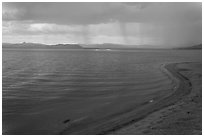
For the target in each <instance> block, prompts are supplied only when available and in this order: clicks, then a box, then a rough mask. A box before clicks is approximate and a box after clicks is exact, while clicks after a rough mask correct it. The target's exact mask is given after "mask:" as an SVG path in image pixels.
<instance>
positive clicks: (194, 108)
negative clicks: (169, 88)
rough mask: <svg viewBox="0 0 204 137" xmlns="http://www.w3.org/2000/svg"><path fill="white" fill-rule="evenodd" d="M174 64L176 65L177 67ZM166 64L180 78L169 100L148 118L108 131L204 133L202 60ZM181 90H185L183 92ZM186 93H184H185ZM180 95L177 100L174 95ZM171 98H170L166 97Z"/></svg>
mask: <svg viewBox="0 0 204 137" xmlns="http://www.w3.org/2000/svg"><path fill="white" fill-rule="evenodd" d="M174 67H175V68H176V69H174ZM166 68H167V69H168V70H169V72H171V73H172V74H173V75H174V76H175V77H177V78H179V79H180V89H179V88H178V89H177V90H176V91H175V93H176V94H177V97H176V96H171V97H173V98H172V100H174V103H169V105H168V106H167V107H164V108H162V109H160V110H158V111H155V112H153V113H151V114H149V115H148V116H146V117H145V118H143V119H141V120H138V121H136V122H134V123H131V124H129V125H127V126H123V127H121V128H118V129H117V130H116V131H112V132H109V133H108V134H119V135H133V134H135V135H201V134H202V86H201V85H202V64H201V63H188V62H186V63H179V64H170V65H167V66H166ZM188 91H190V92H188ZM181 93H182V94H181ZM183 93H185V94H183ZM174 97H176V98H178V100H177V99H176V100H175V98H174ZM166 101H168V100H166ZM160 103H161V102H160Z"/></svg>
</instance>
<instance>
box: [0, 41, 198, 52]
mask: <svg viewBox="0 0 204 137" xmlns="http://www.w3.org/2000/svg"><path fill="white" fill-rule="evenodd" d="M2 47H3V48H53V49H58V48H60V49H123V50H125V49H135V50H136V49H162V48H159V47H157V48H150V47H152V46H151V45H128V46H127V45H126V46H124V45H121V44H113V43H104V44H89V45H85V44H81V45H80V44H56V45H46V44H40V43H25V42H23V43H16V44H12V43H2ZM172 49H202V44H198V45H194V46H190V47H180V48H172Z"/></svg>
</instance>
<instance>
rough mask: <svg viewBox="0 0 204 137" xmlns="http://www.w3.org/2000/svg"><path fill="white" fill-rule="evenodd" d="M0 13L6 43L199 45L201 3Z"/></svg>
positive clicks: (62, 6) (54, 6) (24, 8)
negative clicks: (25, 39)
mask: <svg viewBox="0 0 204 137" xmlns="http://www.w3.org/2000/svg"><path fill="white" fill-rule="evenodd" d="M2 8H3V12H2V13H3V14H2V19H3V34H6V35H7V36H8V37H9V35H14V34H15V35H16V36H17V35H18V34H19V35H23V34H29V35H36V36H37V35H49V34H50V35H54V34H58V35H60V34H61V35H65V34H66V35H70V37H71V38H70V39H72V38H74V37H76V39H77V38H78V37H81V39H82V40H81V41H83V42H84V43H91V41H99V39H97V38H100V40H101V41H100V42H101V43H102V42H103V41H111V40H112V39H113V40H115V41H116V42H117V41H119V40H120V41H123V43H125V44H137V41H139V42H138V43H140V44H141V43H145V42H146V41H148V40H149V41H151V42H150V43H148V44H153V43H154V42H155V41H162V42H163V43H161V44H166V45H178V44H189V43H196V42H197V43H200V42H201V41H202V3H201V2H197V3H196V2H195V3H192V2H191V3H189V2H187V3H186V2H185V3H181V2H180V3H161V2H160V3H157V2H155V3H149V2H148V3H147V2H145V3H143V2H125V3H118V2H113V3H106V2H100V3H99V2H96V3H94V2H91V3H90V2H87V3H82V2H80V3H74V2H72V3H71V2H69V3H64V2H63V3H62V2H60V3H50V2H49V3H31V2H30V3H22V2H21V3H19V2H14V3H6V2H4V3H3V7H2ZM110 24H113V25H110ZM131 24H132V25H131ZM109 25H110V26H109ZM74 26H77V27H74ZM101 28H104V30H101ZM111 29H114V30H111ZM99 30H100V31H99ZM71 35H72V36H71ZM36 38H37V37H36ZM94 38H95V39H94ZM120 38H121V39H120ZM74 39H75V38H74ZM134 39H137V41H136V42H135V41H134ZM59 40H60V36H59ZM48 41H49V39H48ZM50 41H51V40H50ZM74 41H75V40H74ZM132 41H134V42H133V43H132Z"/></svg>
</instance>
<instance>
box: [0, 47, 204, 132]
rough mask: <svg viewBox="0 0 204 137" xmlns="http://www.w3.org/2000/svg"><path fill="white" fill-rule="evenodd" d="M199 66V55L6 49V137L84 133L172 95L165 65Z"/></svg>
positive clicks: (169, 52)
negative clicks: (185, 64) (11, 136)
mask: <svg viewBox="0 0 204 137" xmlns="http://www.w3.org/2000/svg"><path fill="white" fill-rule="evenodd" d="M201 61H202V51H201V50H125V51H123V50H109V51H104V50H97V51H95V50H91V49H90V50H68V49H6V48H3V51H2V116H3V121H2V125H3V127H2V128H3V134H59V133H63V131H64V130H67V129H68V130H69V129H70V132H69V133H70V134H78V133H79V132H82V133H83V134H85V133H86V132H85V131H84V132H83V130H84V129H86V128H88V127H92V126H98V125H100V124H101V123H103V122H107V121H109V120H110V119H112V118H115V117H120V115H121V114H124V113H126V112H128V111H130V110H132V109H138V108H140V107H143V106H144V105H145V102H149V101H150V100H152V99H157V98H162V97H164V96H168V95H170V94H171V93H172V92H173V91H174V86H175V82H174V81H173V80H172V79H170V78H169V77H168V75H167V74H165V73H164V72H163V71H161V65H162V64H166V63H173V62H201Z"/></svg>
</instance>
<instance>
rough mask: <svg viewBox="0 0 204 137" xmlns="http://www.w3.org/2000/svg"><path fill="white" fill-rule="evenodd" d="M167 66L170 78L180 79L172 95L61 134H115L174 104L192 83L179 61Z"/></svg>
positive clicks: (190, 87) (184, 94)
mask: <svg viewBox="0 0 204 137" xmlns="http://www.w3.org/2000/svg"><path fill="white" fill-rule="evenodd" d="M165 68H166V69H167V70H168V71H170V72H171V73H172V74H167V75H169V77H170V78H172V79H173V78H174V77H175V78H176V79H179V84H178V87H176V89H177V90H175V92H173V93H172V94H171V95H170V96H166V97H162V98H154V99H153V100H150V101H149V102H145V103H144V104H142V105H141V107H139V108H136V109H131V110H128V111H125V112H121V113H120V114H117V115H114V116H111V117H108V118H106V119H104V120H103V121H101V122H98V124H97V123H96V124H94V125H84V128H83V129H82V130H81V131H77V132H76V131H74V130H72V129H71V128H68V129H65V130H63V131H62V132H60V134H115V132H114V131H116V130H119V129H122V128H124V127H126V126H128V125H131V124H133V123H135V122H138V121H140V120H142V119H144V118H146V117H147V116H148V115H150V114H152V113H153V112H155V111H158V110H161V109H163V108H166V107H168V106H170V105H174V104H175V103H176V102H178V101H179V100H181V99H182V98H183V97H184V96H186V95H188V94H189V93H190V91H191V89H192V85H191V82H190V80H189V79H188V78H187V77H185V76H183V75H182V74H180V72H179V71H178V68H177V63H174V64H168V65H166V66H165ZM172 75H173V76H174V77H173V76H172ZM121 134H122V133H121ZM124 134H128V133H124ZM129 134H131V133H129ZM144 134H145V133H144Z"/></svg>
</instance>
